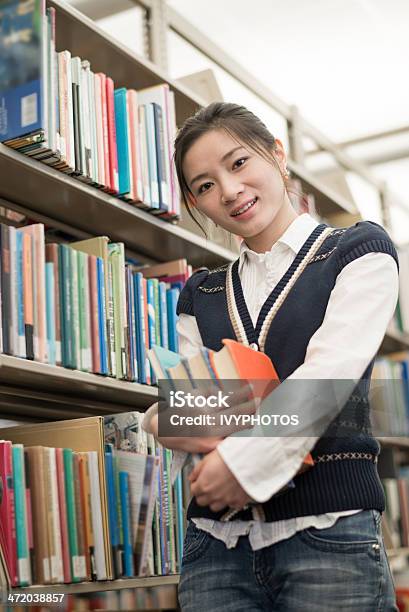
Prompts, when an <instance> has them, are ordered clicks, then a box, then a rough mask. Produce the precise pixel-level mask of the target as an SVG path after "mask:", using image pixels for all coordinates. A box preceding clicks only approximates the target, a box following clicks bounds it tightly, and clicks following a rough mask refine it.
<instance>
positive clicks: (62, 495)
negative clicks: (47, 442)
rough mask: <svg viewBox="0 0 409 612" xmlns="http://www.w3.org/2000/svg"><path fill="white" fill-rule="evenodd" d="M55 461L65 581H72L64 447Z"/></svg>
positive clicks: (57, 449) (57, 454)
mask: <svg viewBox="0 0 409 612" xmlns="http://www.w3.org/2000/svg"><path fill="white" fill-rule="evenodd" d="M55 461H56V472H57V487H58V504H59V509H60V531H61V547H62V561H63V574H64V582H65V583H68V582H71V580H72V576H71V563H70V542H69V534H68V520H67V495H66V487H65V476H64V454H63V449H62V448H56V449H55Z"/></svg>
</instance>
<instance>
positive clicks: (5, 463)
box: [0, 440, 18, 586]
mask: <svg viewBox="0 0 409 612" xmlns="http://www.w3.org/2000/svg"><path fill="white" fill-rule="evenodd" d="M0 478H1V482H2V496H1V499H0V533H1V540H2V544H3V545H4V553H5V557H6V563H7V569H8V572H9V575H10V580H11V585H12V586H17V585H18V572H17V542H16V522H15V510H14V484H13V467H12V453H11V442H9V441H5V440H0Z"/></svg>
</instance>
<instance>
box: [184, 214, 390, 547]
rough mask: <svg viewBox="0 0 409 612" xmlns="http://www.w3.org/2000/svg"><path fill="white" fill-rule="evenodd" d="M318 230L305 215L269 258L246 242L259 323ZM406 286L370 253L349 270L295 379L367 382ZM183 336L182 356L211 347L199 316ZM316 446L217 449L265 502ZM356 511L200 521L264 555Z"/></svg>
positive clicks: (243, 272)
mask: <svg viewBox="0 0 409 612" xmlns="http://www.w3.org/2000/svg"><path fill="white" fill-rule="evenodd" d="M317 225H318V223H317V222H316V221H315V220H314V219H313V218H312V217H311V216H310V215H309V214H307V213H306V214H303V215H300V216H299V217H297V218H296V219H295V220H294V221H293V222H292V223H291V225H290V226H289V227H288V229H287V230H286V231H285V232H284V234H283V235H282V236H281V237H280V239H279V240H278V241H277V242H276V243H275V244H274V245H273V247H272V248H271V250H270V251H268V252H266V253H255V252H254V251H251V250H250V249H249V248H248V247H247V245H246V244H245V243H244V242H243V243H242V246H241V250H240V261H239V275H240V279H241V284H242V287H243V293H244V297H245V300H246V304H247V307H248V310H249V314H250V316H251V319H252V321H253V324H255V323H256V321H257V316H258V313H259V311H260V308H261V306H262V305H263V303H264V301H265V299H266V298H267V296H268V295H269V294H270V292H271V291H272V289H273V288H274V286H275V285H276V284H277V282H278V281H279V280H280V279H281V277H282V276H283V275H284V273H285V271H286V270H287V269H288V268H289V266H290V265H291V263H292V262H293V260H294V258H295V256H296V254H297V252H298V251H299V250H300V248H301V246H302V245H303V244H304V242H305V240H306V239H307V238H308V236H309V235H310V234H311V232H312V231H313V229H314V228H315V227H316V226H317ZM398 288H399V287H398V272H397V266H396V263H395V261H394V259H393V258H392V257H391V256H390V255H387V254H384V253H368V254H366V255H363V256H362V257H360V258H358V259H356V260H354V261H353V262H351V263H349V264H348V265H346V266H345V267H344V268H343V269H342V271H341V272H340V274H339V275H338V277H337V280H336V284H335V287H334V289H333V291H332V293H331V297H330V300H329V302H328V306H327V310H326V314H325V317H324V321H323V323H322V325H321V327H320V328H319V329H318V330H317V331H316V332H315V334H313V336H312V337H311V339H310V342H309V344H308V347H307V352H306V357H305V361H304V363H303V364H302V365H301V366H300V367H299V368H297V370H296V371H295V372H294V373H293V374H292V375H291V377H294V378H304V379H317V380H318V379H320V378H322V377H323V376H325V378H330V379H350V380H359V379H360V377H361V376H362V374H363V373H364V371H365V369H366V367H367V366H368V364H369V362H370V361H371V360H372V358H373V357H374V355H375V354H376V352H377V351H378V349H379V346H380V344H381V342H382V339H383V336H384V334H385V330H386V328H387V326H388V323H389V322H390V320H391V318H392V316H393V312H394V309H395V307H396V301H397V297H398ZM311 290H312V291H313V288H312V289H311ZM177 330H178V333H179V350H180V353H181V354H182V355H184V356H190V355H193V354H194V353H196V352H197V349H198V348H199V347H201V346H203V343H202V339H201V336H200V332H199V329H198V327H197V323H196V319H195V317H193V316H190V315H186V314H181V315H180V317H179V320H178V323H177ZM323 373H325V374H324V375H323ZM300 401H302V398H300ZM316 441H317V438H313V437H311V436H310V437H304V438H301V437H285V438H260V437H258V438H240V439H237V438H234V437H229V438H226V439H225V440H223V442H221V443H220V444H219V446H218V447H217V448H218V451H219V453H220V454H221V456H222V458H223V460H224V462H225V463H226V465H227V466H228V468H229V469H230V470H231V472H232V473H233V474H234V476H235V477H236V478H237V480H238V482H239V483H240V484H241V486H242V487H243V489H244V490H245V491H246V492H247V494H248V495H249V496H250V497H252V498H253V499H254V500H256V501H259V502H263V501H266V500H267V499H269V498H270V497H271V496H272V495H274V494H275V493H277V491H278V490H279V489H280V488H281V487H282V486H283V484H284V483H286V482H288V481H289V480H291V478H293V476H294V475H295V474H296V472H297V470H298V468H299V465H300V462H301V461H302V458H303V457H305V455H306V454H307V453H308V452H309V451H310V450H311V449H312V448H313V446H314V445H315V443H316ZM176 456H177V459H178V461H177V463H179V462H180V463H181V462H182V461H183V458H184V456H183V453H176ZM180 463H179V465H180ZM356 512H359V510H352V511H347V512H333V513H328V514H322V515H319V516H305V517H298V518H294V519H288V520H284V521H275V522H272V523H265V522H262V521H237V520H234V521H231V522H229V523H222V522H220V521H213V520H210V519H203V518H200V519H193V520H194V522H195V523H196V525H197V526H198V527H199V528H200V529H203V530H205V531H208V532H209V533H211V534H212V535H213V536H214V537H216V538H218V539H220V540H222V541H223V542H225V544H226V546H227V547H228V548H232V547H234V546H235V545H236V544H237V540H238V538H239V537H240V536H241V535H246V534H248V536H249V541H250V545H251V547H252V548H253V550H257V549H260V548H263V547H265V546H270V545H271V544H274V543H276V542H279V541H281V540H284V539H287V538H289V537H291V536H292V535H294V534H295V533H296V532H297V531H300V530H303V529H307V528H309V527H316V528H318V529H323V528H327V527H330V526H331V525H333V524H334V523H335V522H336V520H337V519H338V518H339V517H340V516H347V515H349V514H353V513H356Z"/></svg>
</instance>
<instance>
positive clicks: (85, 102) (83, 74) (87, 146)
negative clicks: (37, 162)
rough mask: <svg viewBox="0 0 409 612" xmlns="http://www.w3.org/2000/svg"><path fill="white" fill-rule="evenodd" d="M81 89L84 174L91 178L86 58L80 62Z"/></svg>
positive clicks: (87, 67)
mask: <svg viewBox="0 0 409 612" xmlns="http://www.w3.org/2000/svg"><path fill="white" fill-rule="evenodd" d="M81 68H82V71H81V90H82V102H83V118H84V124H83V128H84V131H83V141H84V147H85V169H86V172H85V175H86V176H87V177H88V178H89V179H92V177H93V172H92V144H91V124H90V112H91V107H90V97H89V79H88V72H89V70H90V64H89V62H88V61H87V60H83V61H82V62H81Z"/></svg>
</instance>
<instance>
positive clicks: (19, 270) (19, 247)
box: [16, 232, 27, 358]
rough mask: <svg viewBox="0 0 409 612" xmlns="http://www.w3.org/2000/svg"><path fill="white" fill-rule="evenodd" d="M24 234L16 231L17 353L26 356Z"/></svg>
mask: <svg viewBox="0 0 409 612" xmlns="http://www.w3.org/2000/svg"><path fill="white" fill-rule="evenodd" d="M23 240H24V235H23V234H22V233H21V232H16V284H17V355H18V356H19V357H23V358H26V357H27V353H26V335H25V329H24V281H23V277H24V262H23Z"/></svg>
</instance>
